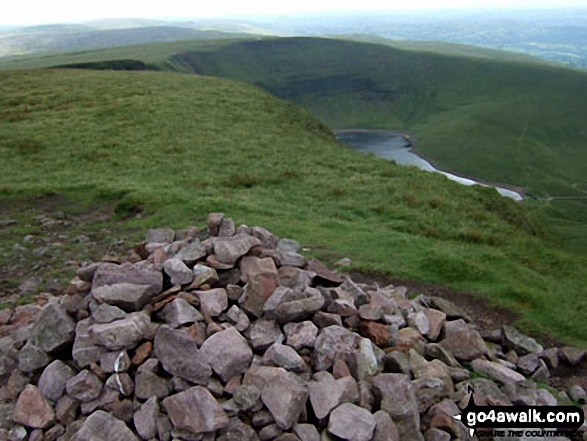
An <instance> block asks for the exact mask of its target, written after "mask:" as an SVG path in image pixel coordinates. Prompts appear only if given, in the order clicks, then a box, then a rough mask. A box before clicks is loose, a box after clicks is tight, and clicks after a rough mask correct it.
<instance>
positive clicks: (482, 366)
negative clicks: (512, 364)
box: [471, 359, 525, 384]
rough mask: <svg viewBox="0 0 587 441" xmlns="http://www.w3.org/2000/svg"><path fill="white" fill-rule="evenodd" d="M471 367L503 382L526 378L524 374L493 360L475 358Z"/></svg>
mask: <svg viewBox="0 0 587 441" xmlns="http://www.w3.org/2000/svg"><path fill="white" fill-rule="evenodd" d="M471 367H472V368H473V370H474V371H475V372H478V373H480V374H484V375H487V376H488V377H490V378H493V379H494V380H496V381H499V382H500V383H503V384H505V383H511V382H516V381H523V380H525V378H524V376H523V375H522V374H520V373H518V372H516V371H513V370H511V369H508V368H507V367H505V366H503V365H501V364H499V363H495V362H493V361H487V360H481V359H477V360H473V361H472V362H471Z"/></svg>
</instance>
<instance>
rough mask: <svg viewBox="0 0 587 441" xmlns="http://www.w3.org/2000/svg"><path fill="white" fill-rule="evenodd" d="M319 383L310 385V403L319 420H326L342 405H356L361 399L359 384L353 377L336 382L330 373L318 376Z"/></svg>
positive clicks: (313, 382)
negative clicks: (348, 403) (346, 403)
mask: <svg viewBox="0 0 587 441" xmlns="http://www.w3.org/2000/svg"><path fill="white" fill-rule="evenodd" d="M315 377H317V378H316V379H317V380H318V381H312V382H309V383H308V389H309V391H310V403H312V408H313V409H314V414H315V415H316V417H317V418H318V419H322V418H326V417H327V416H328V415H329V414H330V412H331V411H332V410H333V409H334V408H336V407H337V406H339V405H340V404H342V403H345V402H350V403H355V402H357V401H358V399H359V391H358V387H357V382H356V381H355V379H354V378H353V377H343V378H340V379H338V380H335V379H334V377H333V376H332V375H330V374H329V373H328V372H320V373H319V375H318V374H316V376H315Z"/></svg>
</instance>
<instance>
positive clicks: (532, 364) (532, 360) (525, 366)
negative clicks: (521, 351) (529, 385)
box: [517, 354, 540, 376]
mask: <svg viewBox="0 0 587 441" xmlns="http://www.w3.org/2000/svg"><path fill="white" fill-rule="evenodd" d="M539 367H540V363H539V359H538V355H536V354H528V355H524V356H523V357H520V358H519V359H518V363H517V368H518V371H519V372H520V373H522V374H524V375H526V376H528V375H532V374H533V373H534V372H535V371H536V369H538V368H539Z"/></svg>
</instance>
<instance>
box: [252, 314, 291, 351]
mask: <svg viewBox="0 0 587 441" xmlns="http://www.w3.org/2000/svg"><path fill="white" fill-rule="evenodd" d="M249 339H250V341H251V346H252V347H253V349H255V350H265V349H267V348H268V347H269V346H271V345H272V344H273V343H275V342H281V341H283V334H282V332H281V328H280V327H279V325H278V324H277V322H276V321H274V320H265V319H260V320H257V321H256V322H255V323H253V326H252V327H251V333H250V335H249Z"/></svg>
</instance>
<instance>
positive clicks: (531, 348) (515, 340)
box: [501, 326, 543, 355]
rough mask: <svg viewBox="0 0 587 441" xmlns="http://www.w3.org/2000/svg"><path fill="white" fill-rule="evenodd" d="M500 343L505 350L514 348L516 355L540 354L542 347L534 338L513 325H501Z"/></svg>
mask: <svg viewBox="0 0 587 441" xmlns="http://www.w3.org/2000/svg"><path fill="white" fill-rule="evenodd" d="M501 338H502V345H503V347H504V348H505V350H506V351H509V350H512V349H513V350H515V351H516V352H517V354H518V355H526V354H531V353H535V354H538V355H542V352H543V348H542V346H540V345H539V344H538V343H537V342H536V340H534V339H533V338H530V337H528V336H526V335H524V334H522V333H521V332H519V331H518V330H517V329H516V328H514V327H513V326H502V328H501Z"/></svg>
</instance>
